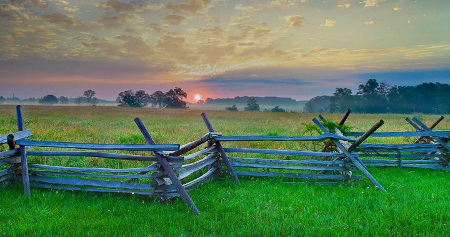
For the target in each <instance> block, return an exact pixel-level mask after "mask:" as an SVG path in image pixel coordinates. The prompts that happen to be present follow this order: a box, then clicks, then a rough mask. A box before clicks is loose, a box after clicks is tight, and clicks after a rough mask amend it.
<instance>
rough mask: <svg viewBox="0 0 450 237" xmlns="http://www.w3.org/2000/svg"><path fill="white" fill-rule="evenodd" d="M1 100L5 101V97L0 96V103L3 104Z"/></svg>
mask: <svg viewBox="0 0 450 237" xmlns="http://www.w3.org/2000/svg"><path fill="white" fill-rule="evenodd" d="M3 101H5V97H3V96H0V104H3Z"/></svg>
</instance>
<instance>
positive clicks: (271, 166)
mask: <svg viewBox="0 0 450 237" xmlns="http://www.w3.org/2000/svg"><path fill="white" fill-rule="evenodd" d="M231 165H232V166H233V167H248V168H263V169H285V170H316V171H322V170H327V171H344V170H345V169H344V167H333V166H294V165H275V164H257V163H247V162H231Z"/></svg>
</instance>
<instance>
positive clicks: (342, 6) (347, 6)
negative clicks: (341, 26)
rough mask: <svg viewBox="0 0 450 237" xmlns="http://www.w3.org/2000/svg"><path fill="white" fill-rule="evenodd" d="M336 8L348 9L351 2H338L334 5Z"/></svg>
mask: <svg viewBox="0 0 450 237" xmlns="http://www.w3.org/2000/svg"><path fill="white" fill-rule="evenodd" d="M336 6H337V7H338V8H342V9H349V8H350V6H351V4H350V3H343V4H338V5H336Z"/></svg>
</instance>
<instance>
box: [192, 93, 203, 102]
mask: <svg viewBox="0 0 450 237" xmlns="http://www.w3.org/2000/svg"><path fill="white" fill-rule="evenodd" d="M194 99H195V101H199V100H201V99H202V95H200V94H195V95H194Z"/></svg>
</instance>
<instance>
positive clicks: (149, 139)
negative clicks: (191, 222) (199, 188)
mask: <svg viewBox="0 0 450 237" xmlns="http://www.w3.org/2000/svg"><path fill="white" fill-rule="evenodd" d="M134 122H135V123H136V125H137V126H138V128H139V130H140V131H141V133H142V135H144V138H145V140H146V141H147V143H148V144H151V145H155V144H156V143H155V141H154V140H153V138H152V136H151V135H150V133H149V132H148V130H147V128H146V127H145V125H144V123H142V120H141V119H140V118H135V119H134ZM155 156H156V157H157V158H158V163H159V164H161V166H162V168H163V169H164V171H165V172H166V173H167V175H168V176H169V178H170V180H171V181H172V183H173V184H174V185H175V188H176V189H177V191H178V193H179V194H180V197H181V198H182V199H183V200H184V201H185V202H186V203H187V204H188V206H189V207H190V208H191V210H192V211H193V212H194V214H196V215H198V214H199V211H198V209H197V207H196V206H195V204H194V202H193V201H192V199H191V197H190V196H189V194H188V193H187V191H186V189H185V188H184V187H183V184H181V182H180V180H179V179H178V177H177V175H176V174H175V171H173V169H172V167H171V166H170V164H169V162H167V160H166V157H164V156H163V155H161V154H160V153H159V152H155Z"/></svg>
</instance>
